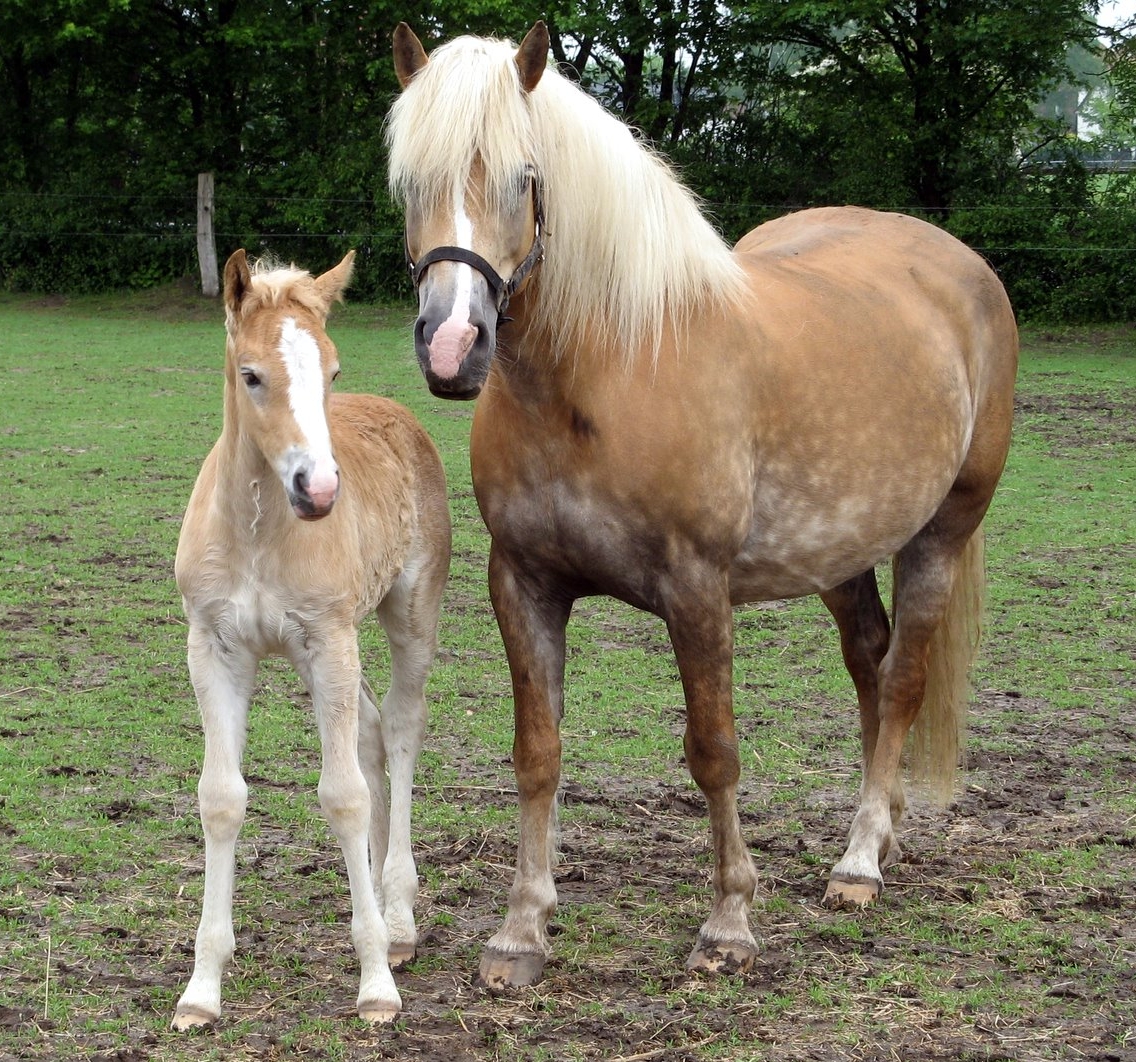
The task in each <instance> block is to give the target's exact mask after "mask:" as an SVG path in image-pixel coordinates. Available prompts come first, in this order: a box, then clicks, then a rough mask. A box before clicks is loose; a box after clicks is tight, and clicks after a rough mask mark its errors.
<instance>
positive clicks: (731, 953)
mask: <svg viewBox="0 0 1136 1062" xmlns="http://www.w3.org/2000/svg"><path fill="white" fill-rule="evenodd" d="M756 954H757V952H756V950H755V948H754V947H753V945H752V944H743V943H736V944H727V943H725V942H723V941H702V940H699V942H698V943H697V944H696V945H695V946H694V950H693V951H692V952H691V953H690V957H689V958H688V959H687V960H686V968H687V970H688V971H690V972H692V973H695V972H696V973H708V974H737V973H746V971H748V970H749V968H750V967H751V966H753V960H754V957H755V956H756Z"/></svg>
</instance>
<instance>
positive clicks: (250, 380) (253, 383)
mask: <svg viewBox="0 0 1136 1062" xmlns="http://www.w3.org/2000/svg"><path fill="white" fill-rule="evenodd" d="M241 376H243V377H244V381H245V383H246V384H247V385H248V386H249V387H250V388H252V387H259V386H260V377H259V376H257V374H256V372H255V371H254V370H252V369H241Z"/></svg>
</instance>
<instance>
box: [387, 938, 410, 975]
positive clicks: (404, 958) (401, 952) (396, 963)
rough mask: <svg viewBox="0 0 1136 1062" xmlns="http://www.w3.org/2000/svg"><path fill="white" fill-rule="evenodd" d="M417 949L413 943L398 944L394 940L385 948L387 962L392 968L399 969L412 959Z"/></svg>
mask: <svg viewBox="0 0 1136 1062" xmlns="http://www.w3.org/2000/svg"><path fill="white" fill-rule="evenodd" d="M416 954H417V950H416V949H415V946H414V945H413V944H400V943H397V942H395V941H392V942H391V946H390V947H389V948H388V949H387V964H388V965H389V966H390V968H391V969H392V970H401V969H402V968H403V967H404V966H405V965H406V964H407V963H408V962H413V961H414V956H415V955H416Z"/></svg>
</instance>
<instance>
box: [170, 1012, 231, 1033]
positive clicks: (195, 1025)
mask: <svg viewBox="0 0 1136 1062" xmlns="http://www.w3.org/2000/svg"><path fill="white" fill-rule="evenodd" d="M220 1016H221V1015H220V1014H206V1013H205V1011H203V1010H197V1009H195V1008H193V1007H185V1008H184V1009H183V1008H181V1007H179V1008H178V1010H177V1013H176V1014H174V1020H173V1021H172V1022H171V1023H170V1028H171V1029H173V1030H174V1032H185V1031H186V1029H203V1028H206V1027H207V1026H210V1025H212V1024H213V1023H214V1022H215V1021H216V1020H217V1019H218V1018H219V1017H220Z"/></svg>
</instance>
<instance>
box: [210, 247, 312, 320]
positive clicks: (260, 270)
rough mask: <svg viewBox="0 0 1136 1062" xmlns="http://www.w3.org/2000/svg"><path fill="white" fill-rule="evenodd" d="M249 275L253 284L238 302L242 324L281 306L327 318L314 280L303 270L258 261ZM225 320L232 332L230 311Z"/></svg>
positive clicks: (251, 268) (263, 260) (291, 266)
mask: <svg viewBox="0 0 1136 1062" xmlns="http://www.w3.org/2000/svg"><path fill="white" fill-rule="evenodd" d="M249 271H250V273H251V279H252V284H251V286H250V287H249V290H248V292H247V293H245V295H244V297H243V298H242V300H241V304H240V319H241V320H244V319H246V318H248V317H251V316H252V315H253V314H254V313H256V312H257V311H259V310H262V309H264V308H265V307H267V306H283V305H285V304H286V303H289V302H292V303H296V304H298V305H299V306H302V307H303V308H304V309H306V310H311V311H312V313H314V314H316V315H317V316H320V317H323V316H325V315H326V313H327V303H326V301H325V298H326V297H325V296H323V295H321V293H320V292H319V290H318V289H317V287H316V283H315V278H314V277H313V276H312V274H311V273H309V272H308V271H307V270H306V269H300V268H299V266H295V265H281V264H280V263H279V262H276V261H273V260H272V259H267V258H261V259H258V260H256V261H254V262H251V263H250V264H249ZM225 316H226V323H227V324H228V325H229V329H230V331H232V326H233V325H235V324H236V323H237V322H236V321H235V320H233V319H232V311H231V310H229V309H228V308H226V310H225Z"/></svg>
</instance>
